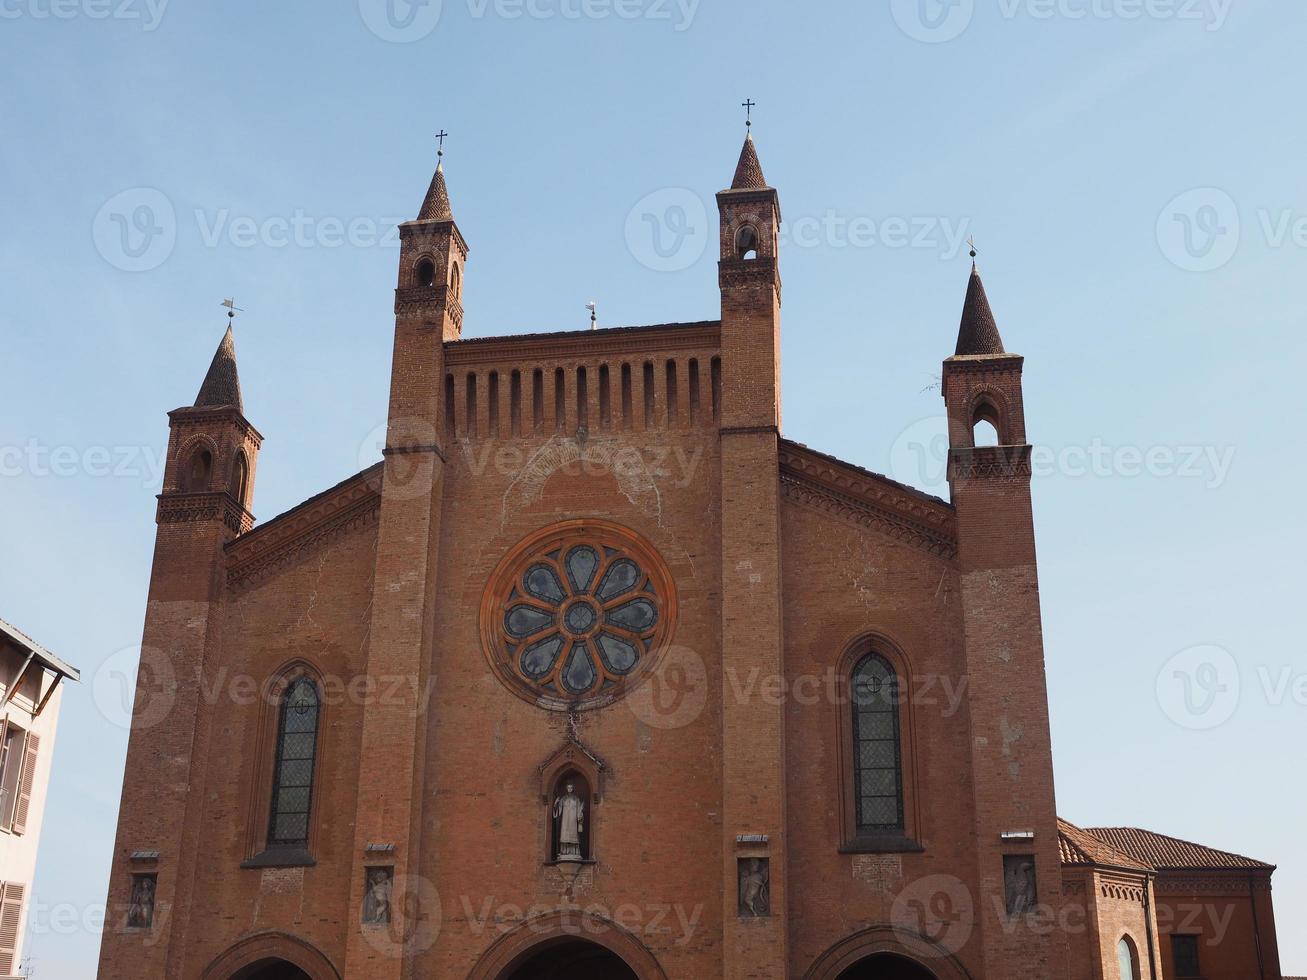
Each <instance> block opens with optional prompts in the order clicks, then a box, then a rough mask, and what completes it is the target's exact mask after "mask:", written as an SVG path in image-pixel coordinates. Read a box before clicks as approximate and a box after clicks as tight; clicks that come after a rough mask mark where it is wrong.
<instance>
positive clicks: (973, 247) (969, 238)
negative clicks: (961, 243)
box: [967, 235, 976, 259]
mask: <svg viewBox="0 0 1307 980" xmlns="http://www.w3.org/2000/svg"><path fill="white" fill-rule="evenodd" d="M967 245H968V246H970V248H971V257H972V258H973V259H974V258H975V257H976V236H975V235H968V236H967Z"/></svg>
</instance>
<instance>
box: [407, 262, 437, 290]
mask: <svg viewBox="0 0 1307 980" xmlns="http://www.w3.org/2000/svg"><path fill="white" fill-rule="evenodd" d="M413 280H414V282H415V283H416V284H417V285H419V286H434V285H435V284H436V263H434V262H432V261H431V260H430V259H427V258H424V259H420V260H419V261H418V264H417V267H416V268H415V269H414V270H413Z"/></svg>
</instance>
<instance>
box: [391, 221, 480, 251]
mask: <svg viewBox="0 0 1307 980" xmlns="http://www.w3.org/2000/svg"><path fill="white" fill-rule="evenodd" d="M444 237H448V238H452V239H453V240H454V241H456V242H458V246H459V248H460V249H461V250H462V252H463V254H464V255H466V254H467V241H466V240H465V239H464V238H463V233H462V232H461V231H459V230H458V225H457V224H455V223H454V221H453V219H451V218H428V219H425V220H413V221H405V222H404V223H403V224H401V225H400V226H399V238H400V241H405V240H407V239H410V238H419V239H424V240H428V241H430V240H435V239H440V238H444Z"/></svg>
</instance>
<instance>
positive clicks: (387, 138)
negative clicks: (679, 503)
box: [0, 0, 1307, 978]
mask: <svg viewBox="0 0 1307 980" xmlns="http://www.w3.org/2000/svg"><path fill="white" fill-rule="evenodd" d="M393 2H394V3H395V6H394V7H392V8H391V10H390V11H389V14H390V16H389V17H388V16H387V9H386V7H385V2H384V0H315V2H309V0H286V2H282V3H277V4H246V5H232V4H227V5H222V6H221V7H219V6H218V5H200V4H182V3H175V4H172V3H165V2H162V0H154V5H153V6H150V5H148V4H147V3H146V2H145V0H113V2H112V3H105V2H104V0H54V2H53V4H52V0H4V2H3V3H0V55H2V57H0V78H2V79H3V85H0V106H2V107H3V115H2V118H3V125H4V139H3V141H2V142H0V181H2V182H3V186H4V188H5V193H4V195H3V218H4V234H3V235H2V236H0V250H3V251H2V252H0V261H2V262H3V267H4V269H5V283H6V288H5V290H4V302H3V303H2V304H0V326H2V328H3V341H4V346H3V351H4V362H5V364H6V366H7V368H8V370H6V371H5V381H4V385H3V396H0V408H2V410H0V447H2V454H0V466H2V467H3V470H2V473H0V475H2V477H3V482H0V487H2V488H3V494H4V495H3V501H4V506H3V508H2V509H0V537H2V540H3V542H4V553H3V555H4V560H3V561H0V596H3V601H2V608H0V615H3V616H4V617H5V618H7V619H10V620H11V621H13V622H15V623H17V624H18V625H19V626H20V627H21V628H23V629H25V630H27V631H28V632H30V633H31V634H32V635H33V636H35V637H37V638H38V639H39V640H40V641H41V642H43V643H44V644H46V645H47V646H49V647H50V648H51V649H53V650H55V651H57V652H58V653H59V654H60V655H62V656H63V657H65V658H66V659H68V660H70V661H72V662H74V663H76V664H78V665H79V666H80V667H81V668H82V669H83V671H84V672H85V681H84V683H82V684H81V685H80V686H75V687H73V688H71V689H70V690H69V691H68V694H67V696H66V699H65V702H64V707H63V719H62V727H61V731H60V735H59V744H58V750H57V751H58V757H57V766H56V774H55V777H54V781H53V786H52V790H51V795H50V800H49V809H48V812H47V816H46V825H45V831H44V839H43V844H42V854H41V867H40V871H39V873H38V878H37V882H36V902H35V906H34V909H33V915H34V916H35V919H34V922H33V935H32V936H31V938H30V940H29V944H28V951H29V953H31V954H32V959H33V965H34V967H35V968H36V971H37V976H39V977H41V978H47V977H64V976H68V977H74V976H90V975H92V973H93V970H94V963H95V955H96V950H97V947H98V935H97V934H96V932H95V929H94V928H93V927H92V926H93V922H94V913H95V908H96V906H97V905H98V904H99V903H102V901H103V898H104V891H105V885H106V875H107V873H108V865H109V858H110V852H111V849H112V839H113V831H114V815H115V812H116V807H117V802H118V793H119V782H120V779H121V771H122V765H123V759H124V755H125V751H126V740H127V733H126V731H125V730H124V729H123V728H122V727H121V726H120V725H119V724H117V723H116V722H117V721H118V720H119V719H118V718H117V717H115V711H114V710H113V706H112V701H113V698H112V697H111V696H110V695H111V692H112V686H111V685H109V686H106V685H107V683H108V682H107V681H106V678H109V677H111V676H112V673H111V672H112V670H114V669H116V668H117V667H121V665H123V664H124V663H129V662H130V660H131V658H132V656H133V653H132V651H133V648H134V647H135V645H137V644H139V642H140V631H141V622H142V616H143V612H144V600H145V592H146V586H147V577H148V573H149V563H150V556H151V549H152V544H153V536H154V528H153V513H154V497H153V495H154V493H155V492H156V490H157V467H156V466H155V465H154V462H155V461H156V460H157V458H158V456H159V454H160V453H161V452H162V450H163V447H164V445H165V442H166V437H167V420H166V416H165V413H166V412H167V411H168V410H169V409H172V408H175V407H177V406H179V405H182V404H188V403H189V402H190V401H191V400H192V399H193V398H194V395H195V391H196V389H197V387H198V385H199V382H200V379H201V377H202V374H203V371H204V368H205V366H206V365H207V364H208V360H209V358H210V356H211V355H212V352H213V348H214V347H215V346H216V344H217V342H218V340H219V338H220V336H221V332H222V328H223V318H222V314H221V310H220V309H219V307H218V303H219V301H220V300H221V299H223V298H224V297H225V296H229V295H234V296H235V297H236V299H237V301H238V304H239V305H240V306H242V307H244V308H245V309H246V310H247V311H248V312H247V313H245V314H244V315H243V317H242V319H241V321H240V322H239V324H238V331H239V333H238V338H237V345H238V350H239V354H240V366H241V374H242V380H243V384H244V388H245V397H246V407H247V412H248V414H249V416H250V418H251V420H252V421H253V423H254V424H255V425H256V426H257V427H258V428H259V429H260V430H261V431H262V432H263V433H264V435H265V436H266V437H267V442H266V443H265V446H264V451H263V453H262V456H261V458H260V461H259V471H258V487H257V496H256V500H255V510H256V512H257V513H258V514H259V515H261V516H262V517H264V518H267V517H270V516H272V515H274V514H277V513H279V512H280V511H282V510H285V509H286V508H288V507H290V506H292V505H293V504H295V503H296V502H298V501H299V500H301V499H303V498H305V497H307V496H309V495H311V494H313V493H315V492H317V491H319V490H321V489H323V488H325V487H327V486H329V485H331V484H333V483H334V482H336V481H338V480H340V479H342V478H343V477H345V476H347V475H349V474H351V473H353V472H355V471H356V470H357V469H359V468H360V467H361V466H362V465H365V464H367V463H369V462H371V461H372V460H373V459H375V458H377V457H376V453H375V449H374V444H375V430H376V428H377V426H379V425H380V424H381V423H382V422H383V421H384V412H385V404H386V392H387V379H388V370H389V355H390V341H391V331H392V320H391V316H390V304H391V289H392V288H393V285H394V278H395V265H396V261H397V254H398V253H397V249H396V248H395V247H394V246H393V243H392V242H391V240H390V239H391V236H390V235H389V234H387V231H386V230H387V228H388V227H389V226H392V225H393V224H394V223H395V221H396V220H400V219H404V218H408V217H411V216H413V215H414V214H415V213H416V210H417V207H418V205H419V203H420V201H421V197H422V194H423V192H424V190H425V188H426V184H427V182H428V180H429V179H430V175H431V168H432V165H433V163H434V149H435V147H434V141H433V139H432V134H434V133H435V132H436V131H437V130H438V129H441V128H444V129H446V130H448V131H449V132H450V133H451V134H452V135H451V137H450V138H449V140H448V141H447V142H446V150H447V156H446V158H445V159H446V169H447V172H448V176H449V185H450V191H451V195H452V197H453V202H454V208H455V213H456V215H457V217H458V219H459V224H460V227H461V228H462V230H463V231H464V233H465V235H466V237H467V239H468V241H469V243H470V246H471V255H470V259H469V264H468V269H467V275H466V287H465V306H466V310H467V318H466V335H468V336H484V335H490V334H501V333H515V332H525V331H536V330H555V329H567V328H582V327H584V326H585V324H586V317H587V314H586V312H585V310H584V308H583V307H584V304H585V302H586V301H587V300H589V299H592V298H593V299H595V300H597V301H598V303H599V317H600V321H601V323H603V324H606V325H619V324H637V323H654V322H664V321H675V320H694V319H704V318H712V317H715V316H716V312H717V289H716V273H715V269H714V267H713V262H714V260H715V256H713V255H712V254H711V252H712V249H711V248H708V249H704V248H703V246H704V243H705V242H706V241H708V240H710V236H711V235H712V234H714V233H715V220H716V219H715V212H714V211H713V210H712V197H711V195H712V193H713V192H714V191H716V190H717V189H719V188H721V187H722V186H724V185H725V184H726V183H727V182H729V179H730V176H731V172H732V168H733V167H734V163H735V158H736V155H737V153H738V150H739V141H740V138H741V135H742V126H741V123H742V110H741V109H740V108H739V103H740V102H742V101H743V100H744V99H745V97H751V98H752V99H754V100H756V101H757V103H758V107H757V109H756V110H755V114H754V119H755V122H756V125H755V134H756V138H757V142H758V147H759V151H760V154H761V157H762V162H763V166H764V168H765V171H766V174H767V176H768V178H769V181H770V183H772V184H773V185H775V186H776V187H778V188H779V190H780V193H781V202H782V208H783V212H784V215H785V217H786V219H787V222H788V226H787V239H786V243H785V246H784V249H783V257H782V262H783V275H784V281H785V308H784V341H783V343H784V351H783V353H784V405H785V431H786V434H787V435H788V436H790V437H791V438H795V439H798V440H801V441H803V442H805V443H808V444H810V445H813V446H815V447H817V448H820V449H822V450H824V451H826V452H830V453H833V454H836V455H839V456H841V457H843V458H845V459H848V460H851V461H853V462H856V463H858V464H860V465H864V466H867V467H869V468H872V469H876V470H879V471H883V472H887V473H890V474H891V475H893V476H896V477H897V478H899V479H903V480H905V481H908V482H912V483H915V484H917V485H918V486H922V487H924V488H926V489H929V490H931V491H932V492H936V493H946V488H944V487H943V486H942V485H941V481H940V468H939V467H938V465H936V460H935V459H934V457H933V451H934V449H935V447H936V441H935V437H936V435H937V433H938V432H939V431H941V430H940V422H939V418H940V415H941V410H942V403H941V399H940V397H939V395H938V392H937V391H935V390H931V386H932V384H933V383H934V381H935V379H936V378H937V376H938V374H939V364H940V361H941V359H942V358H943V357H945V356H946V355H948V354H949V353H951V351H952V345H953V342H954V337H955V334H956V328H957V320H958V313H959V311H960V308H961V303H962V296H963V292H964V290H965V283H966V275H967V259H966V255H965V250H963V251H959V249H958V243H959V240H960V237H965V234H974V235H975V236H976V239H977V242H978V244H979V246H980V249H981V256H980V262H981V268H982V271H983V273H984V276H985V281H986V285H987V287H988V290H989V295H990V299H991V301H992V303H993V306H994V309H995V313H996V315H997V317H998V321H999V325H1000V328H1001V330H1002V333H1003V337H1004V340H1005V341H1006V343H1007V346H1008V347H1009V349H1012V350H1016V351H1019V352H1021V353H1022V354H1024V355H1025V356H1026V358H1027V361H1026V381H1025V401H1026V416H1027V427H1028V430H1029V433H1030V435H1031V438H1032V440H1033V441H1034V442H1035V443H1037V444H1038V446H1039V447H1040V450H1039V451H1040V453H1041V456H1040V457H1039V458H1041V459H1043V461H1044V464H1043V465H1042V467H1041V468H1040V472H1039V473H1038V474H1037V476H1036V479H1035V484H1034V501H1035V515H1036V522H1037V532H1038V545H1039V551H1040V558H1041V565H1040V572H1041V582H1042V595H1043V609H1044V624H1045V639H1046V647H1047V657H1048V667H1049V687H1050V691H1049V694H1050V699H1051V710H1052V720H1053V737H1054V751H1055V761H1056V767H1057V775H1058V786H1057V789H1058V806H1059V809H1060V811H1061V813H1062V814H1063V815H1065V816H1066V817H1067V818H1069V819H1071V820H1073V821H1076V822H1078V823H1081V824H1083V825H1093V824H1132V825H1139V826H1145V827H1149V828H1152V829H1156V830H1160V831H1163V832H1166V833H1171V834H1174V835H1177V836H1181V837H1185V838H1190V839H1196V840H1199V841H1202V842H1204V843H1208V844H1211V845H1214V846H1218V847H1224V848H1227V849H1232V850H1236V851H1240V852H1244V853H1249V854H1251V855H1253V856H1256V857H1259V858H1263V859H1265V860H1269V861H1273V862H1275V863H1277V864H1278V865H1279V868H1280V870H1279V872H1278V873H1277V875H1276V879H1275V886H1276V891H1275V896H1276V905H1277V915H1278V919H1279V922H1280V927H1281V928H1280V941H1281V947H1282V954H1283V961H1284V963H1283V965H1284V969H1285V972H1288V973H1292V972H1295V971H1296V972H1307V937H1304V936H1303V934H1302V933H1301V931H1300V930H1295V929H1293V928H1292V923H1293V922H1294V921H1295V920H1297V919H1300V918H1302V917H1303V916H1304V915H1307V852H1305V851H1304V848H1303V845H1302V842H1301V833H1300V832H1301V823H1302V821H1301V815H1302V813H1303V812H1304V810H1305V809H1307V788H1304V784H1303V781H1302V780H1301V778H1298V769H1299V766H1297V765H1294V764H1292V762H1291V758H1290V746H1293V745H1300V744H1301V742H1302V733H1303V731H1304V723H1305V722H1307V704H1304V703H1302V701H1301V700H1295V698H1294V693H1295V690H1296V692H1297V693H1298V694H1299V695H1302V694H1304V693H1305V692H1304V687H1307V681H1303V678H1304V677H1305V676H1307V650H1305V649H1304V644H1303V640H1302V632H1301V629H1300V628H1299V626H1298V624H1297V614H1295V613H1293V610H1294V609H1298V608H1301V605H1302V601H1301V596H1300V591H1301V585H1302V573H1301V570H1300V557H1299V556H1300V555H1301V554H1302V553H1303V551H1304V546H1305V545H1307V533H1305V532H1304V523H1303V522H1302V521H1301V520H1300V519H1298V518H1297V517H1296V516H1295V515H1297V514H1298V513H1299V511H1300V504H1299V501H1298V499H1297V496H1296V490H1297V488H1299V487H1300V486H1302V485H1303V480H1304V477H1305V476H1307V472H1305V470H1307V463H1305V462H1304V455H1303V454H1302V453H1301V452H1300V451H1298V444H1299V442H1300V441H1301V420H1302V418H1303V410H1302V405H1301V400H1300V384H1301V380H1300V373H1301V372H1300V368H1299V364H1300V358H1302V357H1303V356H1304V355H1305V354H1307V342H1305V341H1304V339H1303V338H1304V336H1305V335H1307V329H1305V327H1307V323H1305V322H1304V321H1305V320H1307V314H1305V313H1304V310H1307V302H1304V300H1307V295H1304V294H1307V277H1304V276H1303V275H1302V274H1301V270H1302V268H1303V265H1304V260H1305V259H1307V190H1304V185H1303V180H1302V160H1303V159H1304V156H1305V155H1307V145H1305V144H1307V136H1304V131H1303V128H1302V126H1301V125H1300V117H1301V104H1300V103H1301V98H1300V93H1301V91H1302V89H1303V85H1304V81H1305V79H1304V78H1303V72H1304V68H1303V67H1302V64H1303V63H1302V59H1301V51H1300V46H1301V38H1302V37H1303V36H1305V35H1307V7H1304V6H1303V5H1301V4H1289V3H1278V4H1272V3H1270V2H1257V0H1197V2H1192V0H1184V2H1180V0H1176V2H1175V3H1168V2H1166V0H1154V2H1152V3H1150V4H1149V5H1148V6H1147V7H1143V6H1142V5H1140V4H1138V3H1135V2H1132V0H1055V2H1049V0H953V2H952V4H951V5H941V4H939V3H937V2H936V0H922V5H920V6H919V5H918V3H917V0H903V2H900V0H892V2H887V3H886V2H878V3H872V4H833V3H820V2H813V3H808V4H803V5H801V6H800V5H794V4H784V3H780V2H776V0H755V2H752V3H726V2H723V0H698V2H694V0H683V2H681V3H679V4H678V3H677V2H675V0H668V2H666V3H664V2H663V0H622V2H616V0H613V2H607V0H590V2H588V3H582V2H581V0H531V3H530V4H529V5H528V4H526V3H525V2H523V3H521V4H517V3H515V2H514V0H444V3H443V5H441V4H434V3H432V4H428V5H427V6H425V7H412V8H410V7H408V6H407V5H406V2H405V0H393ZM106 13H107V14H109V15H110V16H103V15H104V14H106ZM436 14H438V15H439V16H438V17H436V16H435V15H436ZM698 208H704V209H706V213H707V215H708V218H707V222H708V223H707V224H705V223H704V220H703V219H701V217H700V214H699V212H698V210H697V209H698ZM143 209H144V210H143ZM646 215H648V216H650V217H648V218H646ZM655 231H656V232H658V233H659V234H660V236H662V237H660V238H659V239H658V241H657V243H655V241H654V240H653V238H652V235H653V233H654V232H655ZM958 232H963V233H964V234H963V235H959V234H958ZM342 239H344V241H342ZM106 457H107V459H106ZM124 651H126V652H124ZM97 672H99V676H100V682H99V683H98V684H97V682H96V677H97ZM1159 679H1160V680H1159ZM1295 682H1297V683H1298V687H1297V688H1295V686H1294V684H1295ZM1184 683H1189V684H1191V685H1193V686H1192V687H1191V688H1190V699H1189V700H1188V701H1186V700H1185V699H1184V690H1183V687H1182V686H1183V684H1184ZM97 692H98V696H97ZM56 913H59V914H61V915H63V916H64V918H63V919H59V920H58V921H56V919H58V916H57V915H56ZM68 922H71V924H67V923H68Z"/></svg>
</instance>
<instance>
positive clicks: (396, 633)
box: [345, 162, 467, 978]
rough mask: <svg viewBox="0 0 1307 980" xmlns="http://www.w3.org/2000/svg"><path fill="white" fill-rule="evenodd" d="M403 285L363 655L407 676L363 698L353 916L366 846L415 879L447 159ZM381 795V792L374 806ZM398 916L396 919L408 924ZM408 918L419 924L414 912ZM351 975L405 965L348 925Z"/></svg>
mask: <svg viewBox="0 0 1307 980" xmlns="http://www.w3.org/2000/svg"><path fill="white" fill-rule="evenodd" d="M400 241H401V247H400V260H399V284H398V287H397V288H396V290H395V349H394V354H393V359H392V366H391V382H390V411H389V422H388V427H387V438H386V448H385V450H384V455H385V470H384V476H383V481H382V486H383V488H384V490H383V495H382V503H381V515H380V522H379V528H378V539H377V558H376V572H375V576H374V579H373V590H374V591H373V601H372V610H373V612H372V623H373V626H372V630H371V634H370V643H369V646H368V655H367V673H368V676H369V677H370V678H374V679H382V678H396V677H412V678H416V679H418V684H417V685H413V686H410V687H409V688H408V691H407V694H406V695H405V696H402V697H393V698H386V699H380V698H379V699H375V700H368V701H365V703H364V704H363V706H362V710H363V730H362V743H361V749H360V754H361V757H362V758H364V759H369V758H377V759H380V758H384V759H386V760H387V761H386V764H385V765H384V766H380V765H379V766H364V767H363V768H362V770H361V771H360V774H359V783H358V810H357V818H356V820H355V824H354V834H355V848H354V854H353V856H352V858H351V863H352V869H351V877H352V881H351V885H350V889H349V895H350V899H349V901H350V904H349V910H350V914H351V917H352V921H358V918H359V915H360V909H361V903H362V900H363V895H364V893H365V890H366V889H365V878H366V875H367V865H365V863H364V858H365V855H367V854H368V853H370V852H369V845H372V846H374V847H375V846H377V845H383V846H386V847H393V852H392V853H390V854H389V855H388V856H387V857H386V864H387V866H391V867H393V868H394V874H395V876H396V880H397V881H399V882H400V883H401V888H400V891H401V894H405V892H404V890H403V888H402V883H403V882H404V881H406V880H410V878H411V879H412V880H417V876H418V874H419V868H418V853H419V847H420V829H421V824H420V821H419V819H418V815H419V812H420V807H421V801H422V793H421V786H420V780H421V778H422V777H421V774H422V772H423V771H424V769H425V759H424V757H423V755H422V753H421V749H420V747H421V745H422V744H423V739H422V737H421V736H422V733H423V731H424V728H423V725H422V722H423V721H424V720H425V716H424V714H423V712H422V711H421V710H419V707H418V705H417V703H416V698H417V691H418V690H421V689H425V685H426V683H427V681H428V676H429V674H428V672H429V665H430V663H431V656H430V653H431V647H430V637H431V635H432V631H433V626H432V618H433V615H434V613H433V605H434V600H435V597H436V595H437V583H436V569H437V567H438V564H439V543H440V523H441V520H440V518H441V509H442V501H443V496H444V485H445V467H446V456H445V450H444V448H443V447H442V444H441V440H442V436H443V433H444V424H443V419H444V412H445V405H444V398H443V392H444V377H445V347H444V344H445V342H446V341H455V340H458V339H459V335H460V333H461V331H462V326H463V308H462V305H461V303H460V299H459V297H460V294H461V291H462V277H463V266H464V263H465V262H466V260H467V243H466V242H465V241H464V240H463V236H462V234H461V233H460V232H459V230H458V226H457V225H456V224H455V223H454V214H453V210H452V208H451V207H450V203H449V191H448V189H447V188H446V186H445V171H444V166H443V163H440V162H438V163H437V164H436V172H435V175H434V176H433V177H432V178H431V186H430V188H429V189H428V191H427V195H426V198H425V199H424V200H423V202H422V207H421V209H420V210H419V211H418V216H417V218H416V219H414V220H413V221H408V222H405V223H404V224H403V225H401V226H400ZM377 801H385V802H384V804H383V805H381V806H378V803H377ZM421 900H422V896H421V894H414V895H413V900H411V901H405V902H396V903H395V907H396V909H397V910H399V914H401V915H402V914H404V912H406V911H410V912H414V913H415V914H417V915H418V916H419V917H421V916H425V915H429V914H431V910H430V909H423V908H420V907H419V906H420V903H421ZM405 927H406V926H405V924H404V923H400V928H401V929H402V928H405ZM411 928H414V929H416V928H420V926H419V925H418V924H417V923H413V924H412V925H411ZM348 935H349V938H348V942H347V947H346V955H345V974H346V976H369V977H378V978H383V977H394V978H398V977H399V976H401V970H403V969H406V968H407V967H408V964H406V963H405V961H404V960H403V959H402V958H398V957H395V956H388V955H385V954H384V953H383V952H382V951H380V950H378V949H377V948H376V947H375V946H372V945H369V944H368V943H367V941H366V938H365V936H364V934H363V933H362V932H360V931H359V930H357V929H355V930H352V931H350V933H349V934H348Z"/></svg>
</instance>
